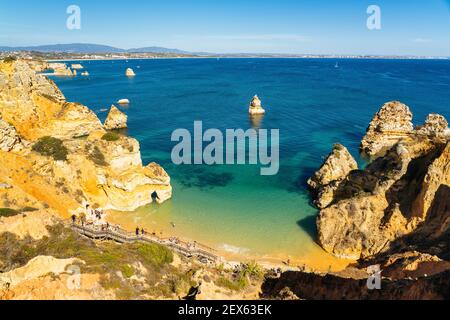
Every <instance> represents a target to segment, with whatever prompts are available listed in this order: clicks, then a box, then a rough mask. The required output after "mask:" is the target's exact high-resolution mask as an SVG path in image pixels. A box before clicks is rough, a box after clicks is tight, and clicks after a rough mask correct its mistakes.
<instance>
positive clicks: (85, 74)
mask: <svg viewBox="0 0 450 320" xmlns="http://www.w3.org/2000/svg"><path fill="white" fill-rule="evenodd" d="M81 75H82V76H84V77H88V76H89V72H87V71H84V72H82V73H81Z"/></svg>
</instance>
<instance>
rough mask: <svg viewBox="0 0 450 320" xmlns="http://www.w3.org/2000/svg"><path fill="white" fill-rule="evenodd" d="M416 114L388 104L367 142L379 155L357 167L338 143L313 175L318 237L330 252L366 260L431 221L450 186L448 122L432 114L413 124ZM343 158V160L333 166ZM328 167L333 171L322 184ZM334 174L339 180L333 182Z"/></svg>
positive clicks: (372, 152) (365, 147)
mask: <svg viewBox="0 0 450 320" xmlns="http://www.w3.org/2000/svg"><path fill="white" fill-rule="evenodd" d="M411 120H412V114H411V112H410V111H409V108H408V107H407V106H405V105H404V104H401V103H400V102H391V103H387V104H385V105H384V106H383V107H382V109H381V110H380V112H378V113H377V114H376V115H375V117H374V119H373V120H372V122H371V125H370V126H369V128H368V132H367V135H366V136H365V137H364V139H363V142H362V146H363V148H362V149H363V150H364V151H365V152H366V153H368V154H370V155H371V156H372V162H371V163H370V164H369V165H367V167H366V168H365V169H364V170H356V169H355V167H354V166H351V167H349V166H348V164H346V163H348V160H347V161H346V160H345V159H348V156H347V157H343V156H341V157H339V153H336V150H334V151H333V153H332V154H331V155H330V156H329V158H327V160H326V161H325V164H324V165H323V167H322V168H321V169H320V170H319V171H318V172H317V173H316V175H315V176H314V177H313V178H312V179H311V180H310V185H311V187H312V188H314V189H316V190H317V185H319V192H316V194H315V195H316V200H315V203H316V204H317V206H318V207H319V208H320V209H322V210H321V211H320V214H319V217H318V219H317V226H318V241H319V243H320V245H321V246H322V247H323V248H324V249H325V250H326V251H328V252H330V253H332V254H334V255H336V256H339V257H345V258H350V259H360V258H368V257H371V256H374V255H376V254H379V253H380V252H383V251H387V250H389V248H390V245H391V243H392V242H393V241H394V240H396V239H398V238H399V237H401V236H404V235H407V234H410V233H411V232H413V231H414V230H416V229H417V228H418V226H419V225H420V224H421V223H422V222H423V221H425V220H426V218H427V216H428V215H429V210H430V207H431V204H432V203H433V202H434V201H435V199H436V192H437V190H438V188H440V187H441V186H442V185H446V186H449V185H450V180H449V179H450V173H449V170H450V169H449V167H450V165H449V163H450V154H449V152H450V151H449V150H450V146H449V143H448V141H447V139H446V138H445V136H444V135H443V132H445V130H446V128H444V126H445V125H447V122H446V121H445V119H443V117H441V116H437V115H430V116H429V117H428V118H427V122H426V123H425V125H424V126H423V127H420V128H419V129H418V130H414V129H413V126H412V123H411ZM424 128H425V129H424ZM341 149H342V148H341ZM342 150H344V149H342ZM343 154H344V155H345V154H346V152H343ZM380 155H381V156H380ZM341 158H344V160H341V161H338V163H340V165H334V166H332V165H330V162H333V161H334V162H336V161H337V160H339V159H341ZM336 159H337V160H336ZM350 163H352V162H351V161H350ZM352 165H354V164H353V163H352ZM350 168H351V169H352V170H350ZM324 169H326V170H325V172H326V173H327V176H329V177H332V178H328V179H327V180H325V183H322V184H321V183H317V182H316V181H317V180H319V181H320V179H317V177H321V176H323V175H324V174H323V171H324ZM330 171H331V173H330ZM333 179H335V181H337V182H332V183H331V184H326V183H327V182H328V181H329V180H333ZM323 185H325V187H324V186H323ZM330 185H331V187H330ZM437 200H439V198H438V199H437ZM441 201H443V200H442V199H441Z"/></svg>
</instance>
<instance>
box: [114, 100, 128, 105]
mask: <svg viewBox="0 0 450 320" xmlns="http://www.w3.org/2000/svg"><path fill="white" fill-rule="evenodd" d="M117 103H118V104H121V105H125V104H130V100H128V99H120V100H119V101H117Z"/></svg>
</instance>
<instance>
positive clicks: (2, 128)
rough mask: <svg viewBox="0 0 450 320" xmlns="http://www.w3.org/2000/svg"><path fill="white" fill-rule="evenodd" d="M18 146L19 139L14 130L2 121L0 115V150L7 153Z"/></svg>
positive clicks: (19, 144)
mask: <svg viewBox="0 0 450 320" xmlns="http://www.w3.org/2000/svg"><path fill="white" fill-rule="evenodd" d="M20 146H21V143H20V137H19V135H18V134H17V131H16V129H15V128H14V127H13V126H12V125H10V124H9V123H7V122H6V121H3V120H2V118H1V115H0V150H2V151H6V152H8V151H11V150H13V149H15V148H18V147H20Z"/></svg>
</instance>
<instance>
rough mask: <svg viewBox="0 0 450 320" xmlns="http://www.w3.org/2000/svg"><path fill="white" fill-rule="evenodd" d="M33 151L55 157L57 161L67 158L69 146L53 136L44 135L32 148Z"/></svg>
mask: <svg viewBox="0 0 450 320" xmlns="http://www.w3.org/2000/svg"><path fill="white" fill-rule="evenodd" d="M32 150H33V151H35V152H38V153H40V154H41V155H43V156H47V157H53V159H55V160H56V161H59V160H62V161H66V160H67V154H68V151H67V148H66V147H65V146H64V144H63V142H62V141H61V140H59V139H57V138H53V137H43V138H40V139H39V140H38V142H36V143H35V144H34V146H33V148H32Z"/></svg>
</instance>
